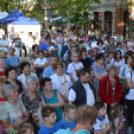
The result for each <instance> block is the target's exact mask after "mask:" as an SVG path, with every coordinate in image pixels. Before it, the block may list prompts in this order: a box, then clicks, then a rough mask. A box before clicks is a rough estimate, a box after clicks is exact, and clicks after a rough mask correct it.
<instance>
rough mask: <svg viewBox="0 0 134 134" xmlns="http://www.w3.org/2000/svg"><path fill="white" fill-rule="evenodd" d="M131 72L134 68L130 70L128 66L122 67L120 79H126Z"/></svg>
mask: <svg viewBox="0 0 134 134" xmlns="http://www.w3.org/2000/svg"><path fill="white" fill-rule="evenodd" d="M131 70H132V68H128V66H127V64H125V65H123V66H121V68H120V72H119V78H122V77H126V75H127V73H128V72H131ZM124 71H125V72H124ZM123 75H124V76H123Z"/></svg>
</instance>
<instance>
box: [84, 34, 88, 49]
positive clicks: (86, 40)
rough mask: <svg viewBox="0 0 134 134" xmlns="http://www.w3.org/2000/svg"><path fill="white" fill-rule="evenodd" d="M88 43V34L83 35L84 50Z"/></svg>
mask: <svg viewBox="0 0 134 134" xmlns="http://www.w3.org/2000/svg"><path fill="white" fill-rule="evenodd" d="M88 41H89V37H88V34H85V37H84V47H85V48H87V45H88Z"/></svg>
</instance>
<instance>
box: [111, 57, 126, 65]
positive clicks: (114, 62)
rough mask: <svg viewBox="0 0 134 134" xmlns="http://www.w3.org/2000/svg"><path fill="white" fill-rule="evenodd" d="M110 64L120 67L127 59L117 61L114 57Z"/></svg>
mask: <svg viewBox="0 0 134 134" xmlns="http://www.w3.org/2000/svg"><path fill="white" fill-rule="evenodd" d="M110 64H114V65H115V66H117V67H119V66H122V65H124V64H125V59H124V58H122V59H121V60H120V62H117V61H116V60H115V59H114V58H112V60H111V61H110Z"/></svg>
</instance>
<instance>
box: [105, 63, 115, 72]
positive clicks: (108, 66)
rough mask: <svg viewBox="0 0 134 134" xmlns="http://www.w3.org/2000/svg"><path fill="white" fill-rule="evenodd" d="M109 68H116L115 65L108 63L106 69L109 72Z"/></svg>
mask: <svg viewBox="0 0 134 134" xmlns="http://www.w3.org/2000/svg"><path fill="white" fill-rule="evenodd" d="M111 69H115V70H116V66H115V65H113V64H108V65H107V67H106V71H107V72H109V71H110V70H111Z"/></svg>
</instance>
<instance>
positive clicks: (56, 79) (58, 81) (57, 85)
mask: <svg viewBox="0 0 134 134" xmlns="http://www.w3.org/2000/svg"><path fill="white" fill-rule="evenodd" d="M50 78H51V81H52V83H53V85H52V89H57V90H58V91H59V92H60V93H61V94H62V95H65V86H66V89H67V91H66V94H67V96H68V92H69V88H70V85H71V80H70V77H69V76H68V75H65V81H66V84H65V83H64V75H62V76H57V74H56V73H55V74H54V75H52V76H51V77H50Z"/></svg>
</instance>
